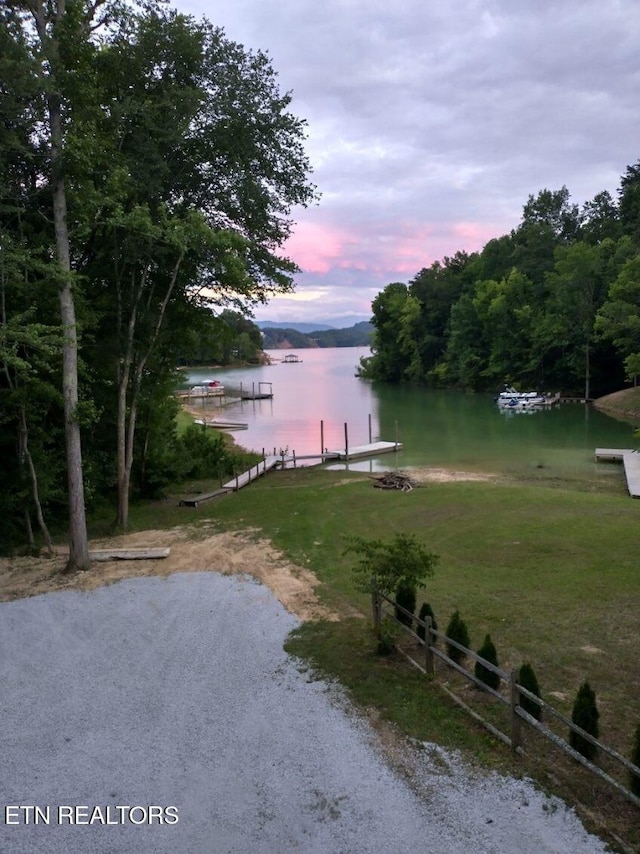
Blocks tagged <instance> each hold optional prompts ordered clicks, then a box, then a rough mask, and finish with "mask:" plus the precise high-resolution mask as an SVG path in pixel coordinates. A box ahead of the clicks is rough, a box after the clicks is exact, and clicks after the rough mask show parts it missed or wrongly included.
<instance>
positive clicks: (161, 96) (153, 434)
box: [0, 0, 316, 568]
mask: <svg viewBox="0 0 640 854" xmlns="http://www.w3.org/2000/svg"><path fill="white" fill-rule="evenodd" d="M0 80H1V81H2V83H1V84H0V114H1V115H2V118H3V121H2V122H0V250H1V252H0V288H1V292H0V297H1V302H0V305H1V309H2V311H1V315H0V367H2V372H1V373H0V410H1V412H2V417H1V420H0V446H2V449H3V451H5V452H6V454H5V456H6V458H7V459H9V460H10V463H9V468H10V469H11V471H12V475H11V476H12V477H14V478H15V483H16V492H15V500H11V499H9V498H7V499H6V502H7V508H6V510H7V513H6V517H5V518H7V519H8V520H11V521H10V525H9V527H10V529H11V532H12V533H10V534H9V536H8V539H10V540H14V539H16V532H17V531H19V530H21V529H22V531H23V532H24V531H27V532H28V539H29V541H31V542H33V541H34V537H33V535H32V533H31V520H32V518H34V519H35V518H36V517H38V518H39V517H40V516H42V517H43V518H44V516H45V515H49V516H50V517H51V518H53V519H54V520H55V521H56V523H57V524H64V523H65V521H69V522H72V528H75V530H76V532H77V545H78V558H77V559H76V561H75V564H76V565H75V567H74V568H86V565H85V564H86V558H85V557H84V556H83V554H82V547H83V545H84V548H85V551H84V555H86V554H87V553H86V528H85V529H84V532H83V527H84V526H85V522H84V516H83V515H82V516H80V515H79V514H80V510H81V511H82V514H84V507H85V504H88V505H91V504H92V503H93V502H95V501H98V500H105V499H107V498H110V497H111V496H112V495H114V494H115V497H116V504H117V508H118V511H117V520H118V523H119V525H120V526H121V527H126V525H127V520H128V502H129V497H130V495H131V494H139V493H140V491H141V490H142V489H143V488H144V483H145V482H148V476H149V465H150V459H151V457H150V456H149V455H150V454H151V456H153V457H154V459H160V457H162V456H163V454H162V453H161V452H160V451H159V449H160V448H161V447H162V445H163V443H164V444H165V445H167V444H170V443H171V441H173V439H174V438H175V428H174V426H173V420H172V419H173V414H174V410H173V409H172V406H171V405H170V402H171V395H170V390H171V388H172V386H173V385H174V383H175V375H174V371H175V368H176V366H177V365H178V363H179V361H180V355H181V353H184V352H185V350H188V348H189V341H190V340H191V342H193V330H194V329H197V328H202V327H203V326H204V327H205V328H206V329H207V334H208V335H209V336H210V337H216V336H217V338H218V341H217V342H216V346H218V345H219V349H221V350H223V351H224V350H225V348H226V347H228V345H230V344H231V345H232V346H233V349H235V350H242V351H243V353H244V354H245V355H246V356H247V358H253V357H254V356H255V352H256V349H257V347H258V346H259V340H257V339H256V331H255V327H253V326H252V325H251V324H248V325H247V326H246V327H245V328H243V329H240V328H239V327H240V326H241V325H242V324H241V322H240V321H239V319H238V318H239V317H240V316H241V315H242V314H243V313H246V312H247V311H248V310H250V307H251V306H252V305H254V304H256V303H260V302H266V301H267V300H268V299H269V298H270V297H271V296H273V295H275V294H278V293H285V292H288V291H290V290H291V289H292V287H293V283H292V275H293V273H294V272H295V271H296V269H297V268H296V266H295V264H294V262H293V261H292V260H291V259H289V258H288V257H286V255H285V254H284V253H283V251H282V246H283V244H284V242H285V241H286V239H287V237H288V236H289V235H290V233H291V229H292V226H293V219H292V211H293V209H294V207H296V206H303V207H304V206H306V205H308V204H310V203H311V202H312V201H314V200H315V199H316V190H315V187H314V186H313V184H312V183H311V182H310V180H309V178H310V173H311V168H310V163H309V160H308V158H307V155H306V153H305V138H306V125H305V122H304V120H302V119H299V118H298V117H296V116H295V115H294V114H293V113H292V112H291V111H290V104H291V94H290V93H283V92H281V91H280V89H279V87H278V82H277V74H276V72H275V70H274V69H273V68H272V66H271V62H270V60H269V58H268V57H267V55H266V54H264V53H262V52H260V51H258V52H252V51H249V50H246V49H245V48H244V47H243V46H241V45H239V44H236V43H234V42H233V41H231V40H229V39H228V38H227V37H226V35H225V33H224V31H223V30H221V29H220V28H218V27H215V26H214V25H213V24H211V23H210V22H208V21H206V20H201V21H198V22H196V21H195V20H194V19H193V18H191V17H189V16H185V15H181V14H178V13H177V12H175V11H174V10H172V9H170V8H167V7H166V6H165V5H164V4H163V3H161V2H156V0H145V2H143V3H136V2H133V0H132V2H121V0H98V1H97V2H95V0H91V2H89V0H76V2H69V0H67V2H65V0H46V2H45V0H11V2H8V3H6V4H3V5H2V7H0ZM89 427H90V430H89V429H88V428H89ZM80 433H83V434H84V436H83V441H82V448H81V446H80V438H79V437H80ZM65 444H66V447H67V462H66V465H62V466H59V465H58V463H57V462H54V461H57V460H58V459H59V454H56V453H50V451H51V450H52V449H53V448H55V447H57V446H58V445H61V446H62V447H64V445H65ZM153 449H155V450H154V451H153V454H152V453H151V451H152V450H153ZM165 457H166V455H165ZM29 459H31V462H32V463H33V465H30V463H29ZM143 473H144V476H143ZM66 475H69V480H68V482H67V483H65V482H64V478H65V476H66ZM145 478H146V481H145ZM114 489H115V492H114ZM74 491H75V492H74ZM72 493H74V495H73V497H72ZM85 493H86V494H85ZM65 496H68V497H69V502H68V505H67V509H66V511H65V510H63V506H62V501H61V499H63V497H65ZM75 512H77V513H78V517H77V519H76V522H75V525H74V524H73V518H72V517H73V515H74V513H75ZM65 516H66V517H67V519H66V520H65ZM72 539H74V537H73V532H72Z"/></svg>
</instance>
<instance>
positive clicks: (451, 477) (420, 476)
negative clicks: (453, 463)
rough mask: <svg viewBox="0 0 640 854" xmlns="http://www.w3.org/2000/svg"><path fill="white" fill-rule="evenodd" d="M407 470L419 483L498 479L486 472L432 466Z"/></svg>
mask: <svg viewBox="0 0 640 854" xmlns="http://www.w3.org/2000/svg"><path fill="white" fill-rule="evenodd" d="M408 471H409V472H410V473H411V476H412V477H414V478H415V479H416V480H417V481H418V482H419V483H453V482H458V481H463V480H475V481H483V482H489V481H497V480H498V479H499V478H498V476H497V475H495V474H488V473H486V472H472V471H453V470H451V469H442V468H434V467H432V466H427V467H423V468H421V467H416V468H409V469H408Z"/></svg>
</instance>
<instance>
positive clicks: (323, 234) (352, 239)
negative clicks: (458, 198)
mask: <svg viewBox="0 0 640 854" xmlns="http://www.w3.org/2000/svg"><path fill="white" fill-rule="evenodd" d="M500 233H502V232H501V231H500V228H499V227H498V226H495V225H493V226H492V225H488V224H484V223H474V222H457V223H442V224H441V223H429V224H425V223H415V222H408V221H406V220H405V221H398V220H389V221H383V222H380V221H378V222H376V223H374V224H367V225H359V226H358V227H357V228H352V227H348V228H341V227H340V226H335V225H330V224H327V223H318V222H304V221H303V222H301V223H299V224H298V225H297V227H296V230H295V232H294V234H293V235H292V236H291V238H290V239H289V240H288V242H287V245H286V252H287V254H288V255H289V257H291V258H292V259H293V260H294V261H295V262H296V263H297V264H298V266H299V267H300V268H301V270H302V271H303V272H304V273H307V274H313V275H314V278H316V279H317V277H318V276H319V277H326V278H327V279H330V278H331V274H332V271H338V270H340V271H348V270H353V271H358V272H367V271H369V272H370V273H371V275H372V277H375V278H376V279H379V278H386V279H388V280H389V281H390V280H391V279H398V278H400V279H406V278H411V277H412V276H414V275H416V273H418V272H419V271H420V270H421V269H422V268H423V267H428V266H430V265H431V264H432V263H433V262H434V261H441V260H442V259H443V258H444V257H445V256H447V255H448V256H451V255H454V254H455V253H456V252H458V251H466V252H475V251H479V250H480V249H482V247H483V246H484V245H485V244H486V243H487V242H488V241H489V240H490V239H491V238H492V237H495V235H496V234H500Z"/></svg>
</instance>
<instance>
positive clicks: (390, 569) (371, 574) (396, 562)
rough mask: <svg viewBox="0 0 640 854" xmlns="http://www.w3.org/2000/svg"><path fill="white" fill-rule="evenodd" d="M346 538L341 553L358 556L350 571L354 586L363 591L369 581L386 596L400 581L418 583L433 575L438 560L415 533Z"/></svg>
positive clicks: (416, 585) (415, 585) (417, 584)
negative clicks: (381, 536) (383, 538)
mask: <svg viewBox="0 0 640 854" xmlns="http://www.w3.org/2000/svg"><path fill="white" fill-rule="evenodd" d="M347 540H348V543H349V545H348V546H347V548H346V549H345V550H344V554H349V553H352V552H353V553H355V554H357V555H359V556H360V559H359V561H358V562H357V564H356V565H355V566H354V567H353V568H352V572H353V576H354V580H355V584H356V587H357V589H358V590H360V591H361V592H363V593H370V592H371V585H372V583H373V584H374V585H375V588H376V589H377V590H378V591H379V592H380V593H384V594H385V595H386V596H389V597H391V596H392V595H393V593H394V592H395V590H396V589H397V587H398V585H399V584H400V583H401V582H405V583H407V584H409V585H411V586H413V587H414V588H417V587H420V586H421V585H422V584H423V583H424V581H425V580H426V579H427V578H429V577H430V576H431V575H433V571H434V567H435V565H436V563H437V562H438V555H436V554H433V553H432V552H428V551H427V550H426V548H425V547H424V545H423V544H422V543H421V542H420V541H419V540H418V538H417V537H416V535H415V534H396V535H395V536H394V537H393V539H391V540H389V541H387V542H385V541H383V540H367V539H365V538H364V537H348V538H347ZM414 607H415V604H414Z"/></svg>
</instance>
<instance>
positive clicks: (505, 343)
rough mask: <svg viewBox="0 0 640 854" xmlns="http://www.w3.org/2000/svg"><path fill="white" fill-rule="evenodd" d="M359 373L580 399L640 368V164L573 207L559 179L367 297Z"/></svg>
mask: <svg viewBox="0 0 640 854" xmlns="http://www.w3.org/2000/svg"><path fill="white" fill-rule="evenodd" d="M372 307H373V321H372V322H373V325H374V327H375V332H374V336H373V344H372V354H373V355H372V356H371V357H370V358H367V359H363V360H362V364H361V369H360V370H361V374H362V375H363V376H368V377H372V378H376V379H381V380H387V381H390V382H417V383H425V384H428V385H432V386H440V387H452V388H460V389H468V390H475V391H479V390H488V389H490V390H496V389H499V388H501V387H502V385H503V384H504V383H509V384H516V385H518V386H520V387H523V388H524V387H533V388H540V389H549V390H551V389H553V390H562V391H563V392H565V393H569V392H572V393H575V394H579V395H584V396H585V397H587V398H590V397H594V396H597V395H600V394H604V393H607V392H609V391H613V390H616V389H618V388H620V387H621V386H622V385H623V384H624V383H625V382H634V381H635V378H636V376H637V375H640V162H639V163H638V164H636V165H635V166H629V167H627V170H626V172H625V174H624V175H623V176H622V178H621V183H620V188H619V191H618V197H617V199H614V198H613V197H612V195H611V194H610V193H609V192H608V191H603V192H601V193H598V194H597V195H596V196H595V197H594V198H593V200H591V201H589V202H586V203H585V204H584V205H582V206H581V207H580V206H578V205H576V204H573V203H572V202H571V200H570V195H569V191H568V190H567V188H566V187H562V189H560V190H557V191H550V190H547V189H545V190H543V191H541V192H540V193H538V195H537V196H535V197H534V196H530V197H529V199H528V201H527V203H526V204H525V205H524V209H523V216H522V221H521V223H520V224H519V226H518V227H517V228H516V229H514V230H513V231H511V233H510V234H506V235H504V236H502V237H498V238H496V239H494V240H491V241H489V243H487V245H486V246H485V247H484V249H483V250H482V251H481V252H478V253H472V254H467V253H466V252H457V253H456V254H455V255H454V256H453V257H452V258H445V259H444V261H443V262H442V263H440V262H435V263H434V264H432V265H431V267H429V268H425V269H422V270H421V271H420V272H419V273H418V274H417V275H416V276H415V278H414V279H412V280H411V281H410V282H409V284H404V283H400V282H394V283H392V284H390V285H388V286H387V287H386V288H385V289H384V290H383V291H382V292H381V293H380V294H378V296H377V297H376V298H375V300H374V302H373V306H372Z"/></svg>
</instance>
